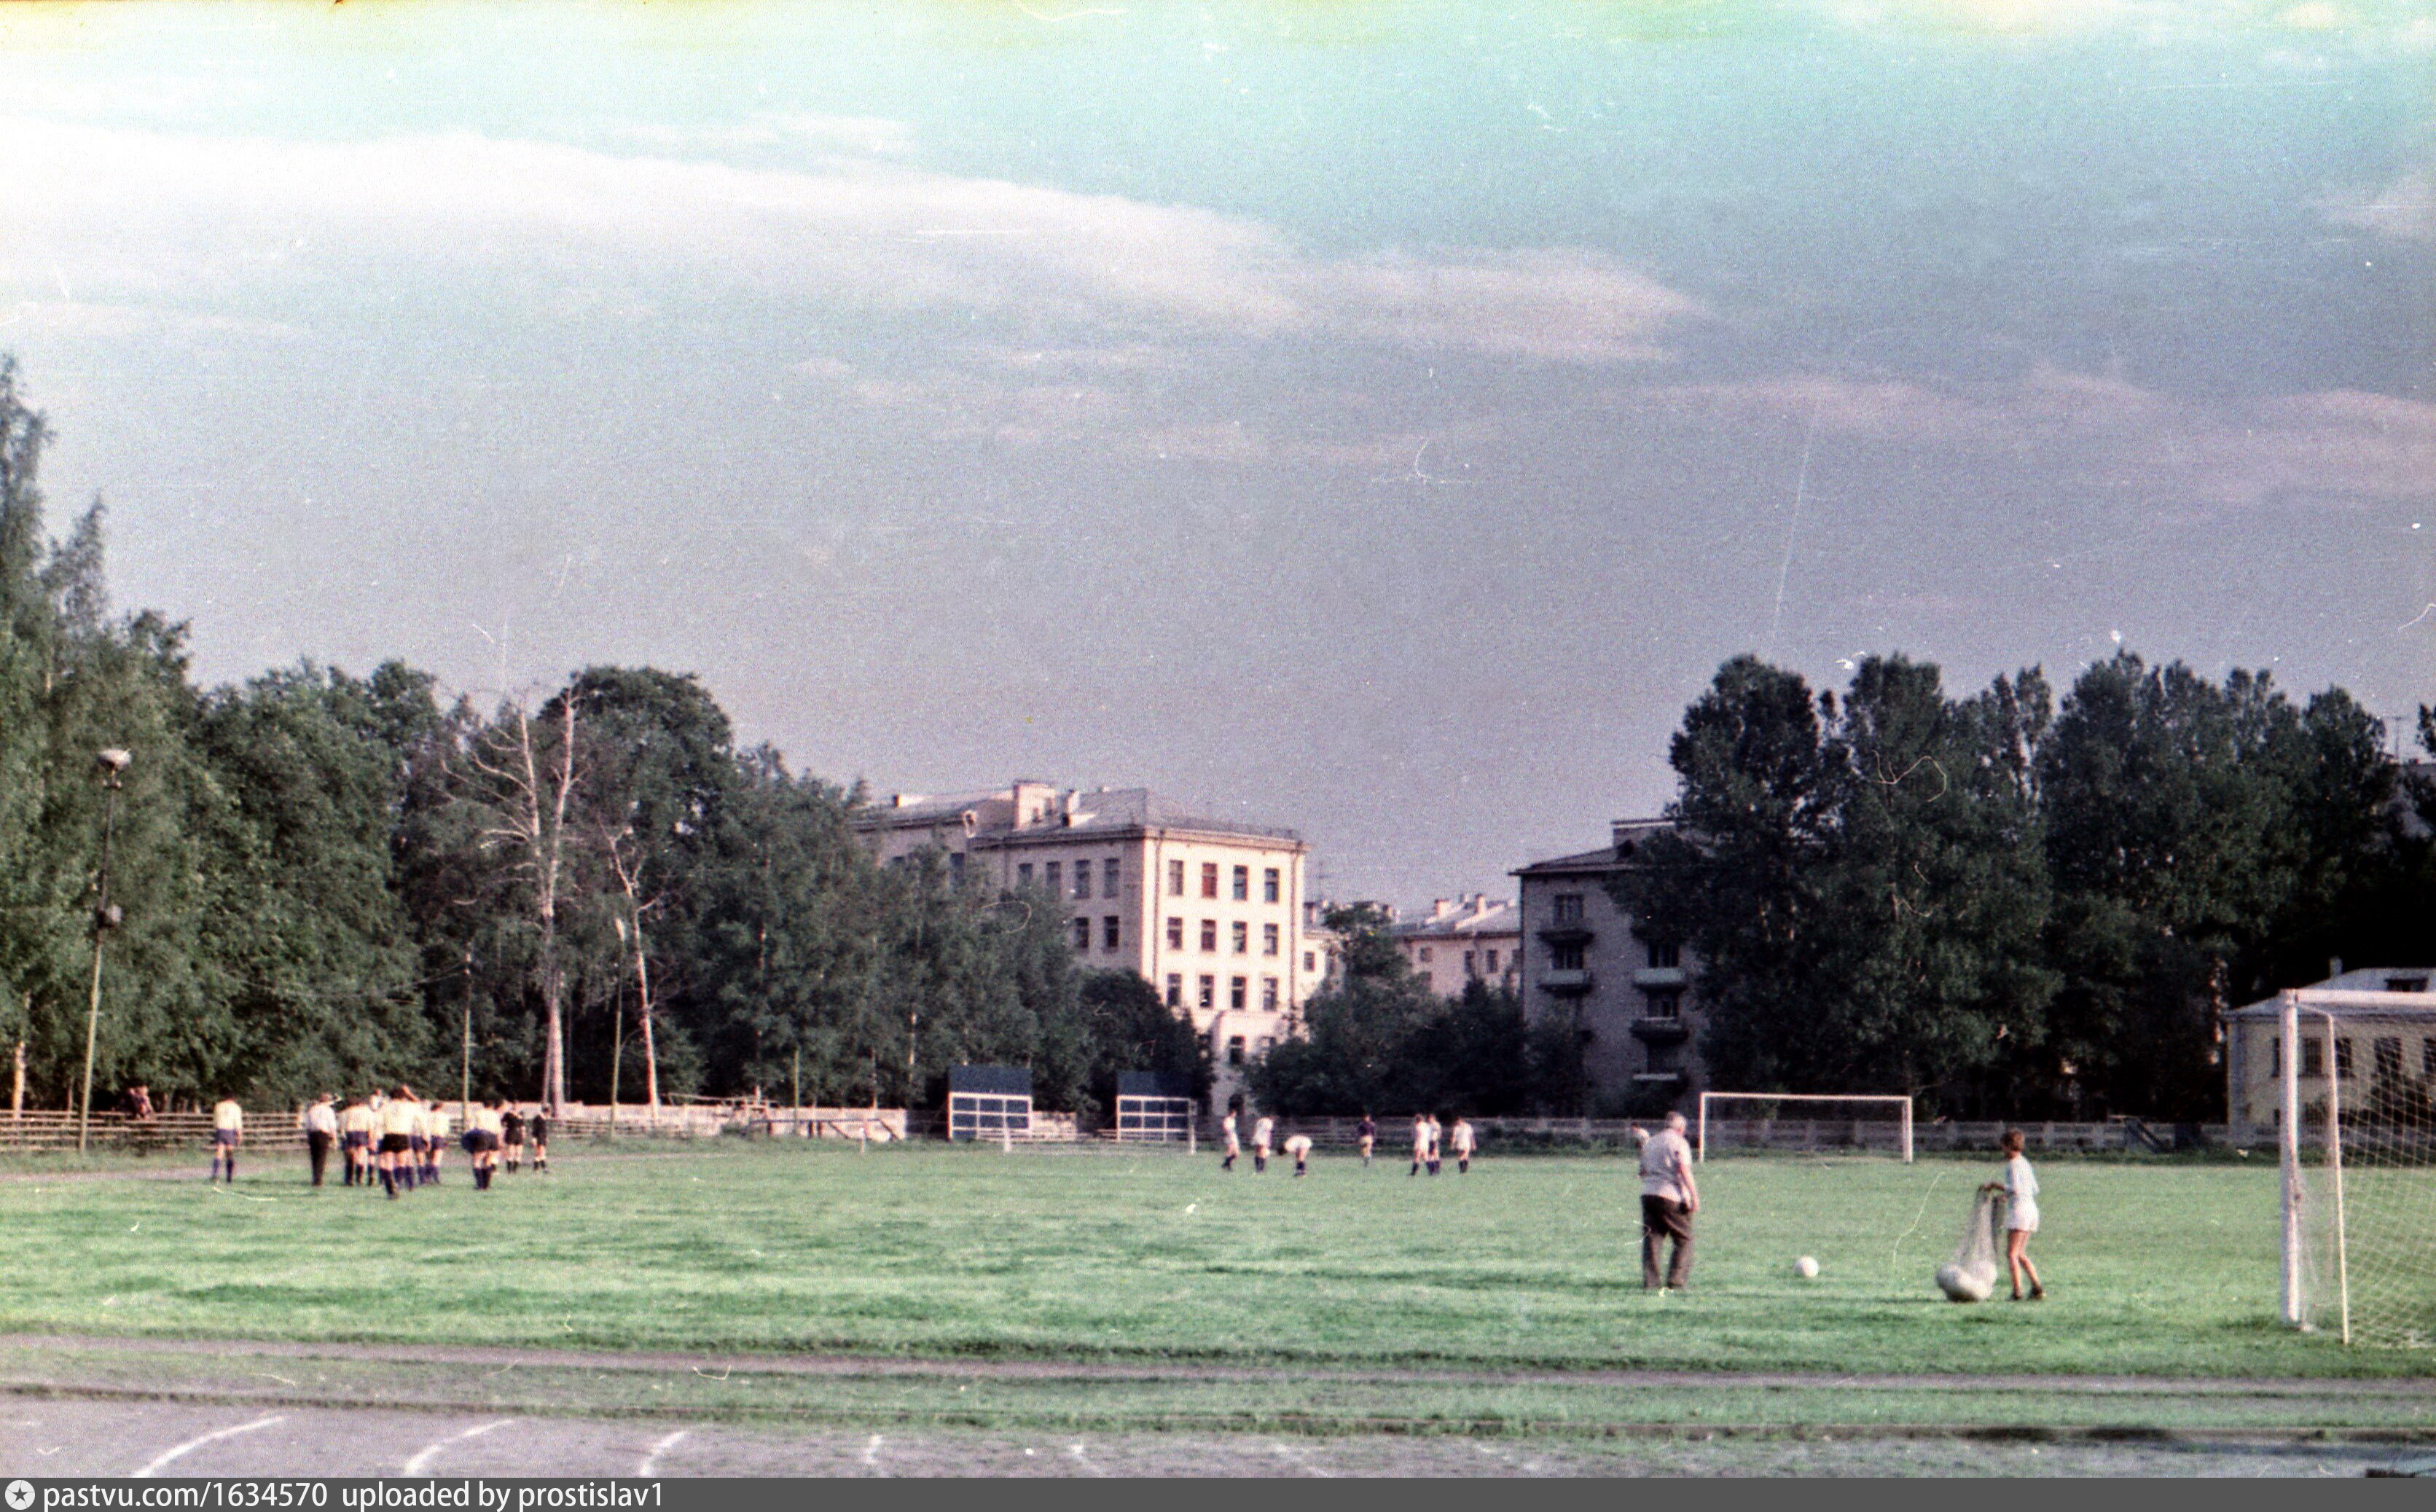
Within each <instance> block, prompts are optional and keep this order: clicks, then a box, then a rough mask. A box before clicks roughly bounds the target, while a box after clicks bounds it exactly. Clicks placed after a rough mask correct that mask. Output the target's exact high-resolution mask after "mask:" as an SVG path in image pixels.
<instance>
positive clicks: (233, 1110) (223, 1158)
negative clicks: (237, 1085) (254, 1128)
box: [211, 1097, 245, 1187]
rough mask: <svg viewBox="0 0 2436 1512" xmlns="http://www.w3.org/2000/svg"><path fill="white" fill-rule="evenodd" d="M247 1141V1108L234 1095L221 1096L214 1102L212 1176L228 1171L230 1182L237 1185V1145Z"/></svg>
mask: <svg viewBox="0 0 2436 1512" xmlns="http://www.w3.org/2000/svg"><path fill="white" fill-rule="evenodd" d="M244 1142H245V1109H243V1108H241V1107H239V1106H237V1105H236V1099H235V1098H233V1097H224V1098H221V1099H220V1100H219V1101H218V1102H217V1103H215V1104H212V1176H211V1179H212V1180H214V1181H217V1180H218V1179H220V1173H222V1172H223V1171H225V1172H226V1173H228V1184H229V1185H230V1186H232V1187H234V1186H235V1185H236V1147H237V1146H238V1145H240V1144H243V1143H244Z"/></svg>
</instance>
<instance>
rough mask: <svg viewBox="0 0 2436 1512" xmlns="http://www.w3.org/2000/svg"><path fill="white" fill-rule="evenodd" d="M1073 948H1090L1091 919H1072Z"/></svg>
mask: <svg viewBox="0 0 2436 1512" xmlns="http://www.w3.org/2000/svg"><path fill="white" fill-rule="evenodd" d="M1074 948H1075V949H1077V950H1088V949H1089V948H1091V921H1090V920H1089V919H1081V918H1078V919H1076V920H1075V921H1074Z"/></svg>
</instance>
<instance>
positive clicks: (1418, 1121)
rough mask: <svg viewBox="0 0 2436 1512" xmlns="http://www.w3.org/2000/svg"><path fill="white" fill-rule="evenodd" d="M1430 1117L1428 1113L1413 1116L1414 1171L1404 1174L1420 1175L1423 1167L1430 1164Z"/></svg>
mask: <svg viewBox="0 0 2436 1512" xmlns="http://www.w3.org/2000/svg"><path fill="white" fill-rule="evenodd" d="M1430 1150H1431V1145H1430V1116H1429V1115H1428V1114H1426V1113H1416V1114H1414V1115H1413V1169H1412V1170H1410V1171H1407V1172H1405V1173H1404V1174H1406V1175H1408V1176H1418V1175H1419V1174H1420V1173H1421V1167H1423V1166H1425V1165H1428V1164H1429V1163H1430Z"/></svg>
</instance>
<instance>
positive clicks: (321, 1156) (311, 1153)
mask: <svg viewBox="0 0 2436 1512" xmlns="http://www.w3.org/2000/svg"><path fill="white" fill-rule="evenodd" d="M296 1125H297V1127H298V1128H301V1129H303V1130H304V1131H305V1157H306V1158H307V1159H309V1160H311V1161H312V1162H313V1185H315V1186H317V1187H318V1186H320V1185H321V1184H322V1172H324V1171H326V1170H328V1169H329V1167H330V1146H332V1145H334V1144H336V1143H338V1142H339V1110H338V1109H337V1108H334V1107H332V1106H331V1105H330V1094H329V1093H327V1092H324V1093H322V1095H321V1096H320V1097H317V1098H315V1099H314V1100H313V1105H312V1106H311V1107H308V1108H306V1109H305V1111H304V1113H303V1114H301V1115H300V1116H299V1117H298V1118H297V1120H296ZM348 1179H349V1180H353V1179H354V1173H353V1172H352V1171H351V1172H350V1173H349V1175H348Z"/></svg>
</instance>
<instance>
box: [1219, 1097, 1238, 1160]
mask: <svg viewBox="0 0 2436 1512" xmlns="http://www.w3.org/2000/svg"><path fill="white" fill-rule="evenodd" d="M1218 1132H1219V1133H1220V1134H1221V1135H1223V1136H1225V1138H1226V1140H1227V1158H1226V1159H1224V1160H1221V1161H1219V1162H1218V1169H1219V1170H1221V1171H1232V1170H1234V1169H1235V1157H1236V1156H1240V1155H1242V1154H1243V1153H1244V1141H1243V1140H1242V1139H1240V1138H1236V1136H1235V1108H1234V1105H1233V1104H1228V1105H1227V1116H1226V1117H1225V1118H1223V1119H1220V1120H1219V1121H1218Z"/></svg>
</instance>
